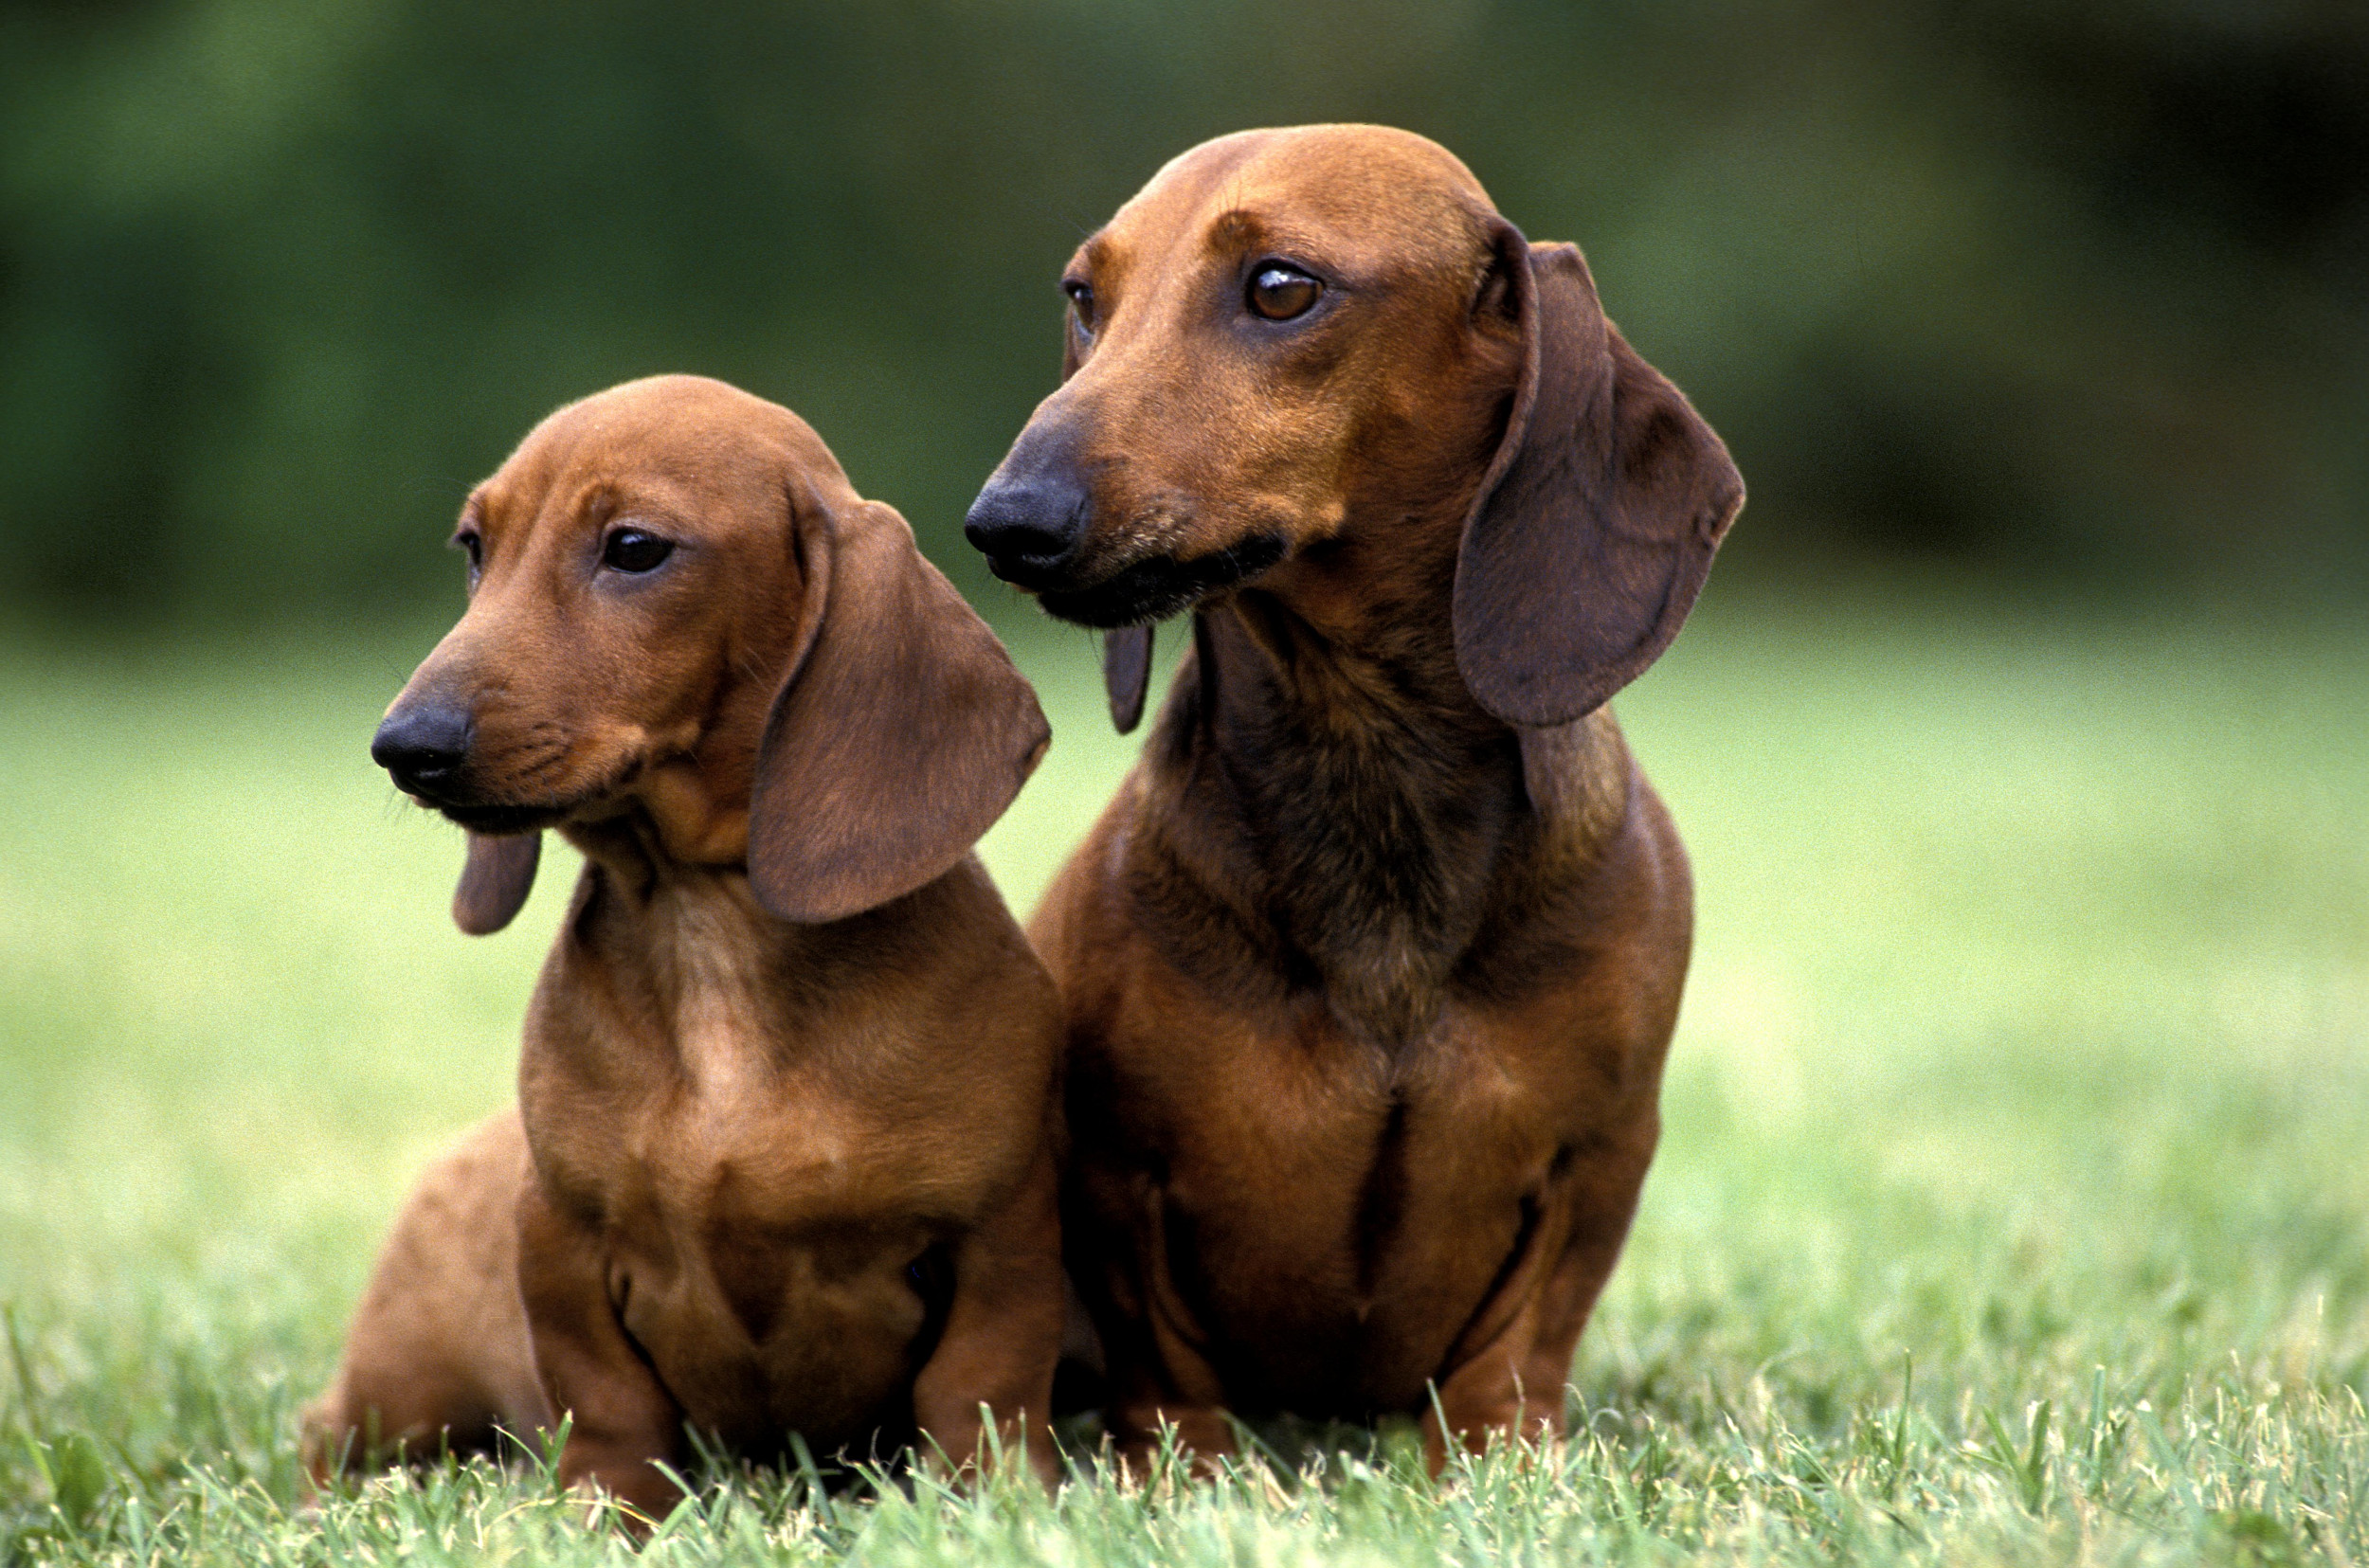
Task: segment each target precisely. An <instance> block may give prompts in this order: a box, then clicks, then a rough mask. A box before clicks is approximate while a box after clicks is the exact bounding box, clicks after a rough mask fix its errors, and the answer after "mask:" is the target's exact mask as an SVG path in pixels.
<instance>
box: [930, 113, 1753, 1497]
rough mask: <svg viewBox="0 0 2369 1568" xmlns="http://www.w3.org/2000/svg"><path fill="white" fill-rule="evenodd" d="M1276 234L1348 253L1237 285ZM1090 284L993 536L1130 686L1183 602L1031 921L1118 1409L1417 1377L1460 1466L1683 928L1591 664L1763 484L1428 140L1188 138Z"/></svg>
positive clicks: (1686, 906)
mask: <svg viewBox="0 0 2369 1568" xmlns="http://www.w3.org/2000/svg"><path fill="white" fill-rule="evenodd" d="M1274 261H1284V262H1288V263H1290V264H1292V265H1293V266H1295V267H1298V268H1300V269H1302V270H1304V271H1306V272H1308V273H1310V274H1311V275H1313V276H1314V277H1316V278H1318V279H1320V280H1322V282H1323V283H1324V293H1323V295H1322V296H1321V297H1320V298H1319V300H1318V302H1317V304H1316V305H1315V306H1314V307H1313V308H1312V309H1311V310H1310V311H1308V312H1307V314H1306V315H1304V316H1303V317H1300V318H1297V319H1293V320H1289V321H1272V320H1267V319H1264V318H1262V317H1260V316H1259V315H1256V314H1254V313H1253V312H1251V311H1250V310H1248V309H1247V308H1246V306H1245V303H1244V298H1245V297H1244V289H1245V287H1246V285H1247V284H1248V283H1249V281H1250V279H1253V278H1254V277H1255V276H1256V275H1257V272H1258V270H1259V269H1261V268H1263V267H1265V266H1267V265H1269V264H1270V263H1272V262H1274ZM1067 281H1068V283H1069V284H1070V286H1071V287H1072V289H1073V291H1074V293H1075V294H1076V296H1077V297H1079V298H1080V299H1081V300H1084V301H1087V302H1088V303H1087V304H1086V305H1085V306H1084V307H1083V308H1081V309H1080V311H1079V312H1078V314H1077V318H1076V319H1075V320H1073V321H1072V322H1071V323H1070V324H1069V328H1068V331H1069V339H1068V354H1067V364H1066V369H1067V371H1068V374H1067V377H1066V379H1065V381H1064V384H1063V385H1062V387H1060V389H1059V390H1058V391H1057V392H1056V393H1054V394H1053V395H1052V396H1051V397H1049V398H1047V399H1046V400H1045V402H1044V403H1043V405H1042V406H1040V407H1039V409H1038V410H1037V412H1036V415H1035V417H1034V418H1033V419H1032V420H1031V422H1030V423H1029V425H1028V426H1027V428H1026V429H1025V430H1024V431H1023V432H1022V435H1021V437H1020V439H1019V441H1018V442H1016V443H1015V445H1014V447H1013V451H1012V454H1011V456H1010V457H1009V458H1008V459H1007V460H1005V462H1004V466H1003V467H1002V468H1001V469H999V470H998V473H997V476H996V478H994V479H993V480H991V481H990V482H989V485H988V486H987V488H986V491H985V492H983V493H982V496H981V499H980V503H979V505H978V506H977V507H975V508H974V509H973V512H972V533H973V537H974V539H976V540H979V541H980V542H982V544H983V548H986V549H987V550H988V552H989V558H990V562H991V564H993V565H994V566H995V568H996V569H997V570H998V571H999V573H1001V574H1003V575H1005V576H1007V577H1009V578H1011V579H1012V580H1014V581H1016V582H1019V583H1021V584H1022V586H1027V587H1029V588H1032V589H1033V590H1035V591H1037V592H1038V593H1039V594H1040V596H1041V599H1042V602H1043V604H1045V606H1046V607H1047V608H1048V609H1050V610H1051V611H1053V613H1055V614H1057V615H1059V616H1062V617H1065V618H1067V619H1072V620H1076V621H1080V622H1086V623H1088V624H1095V625H1102V626H1106V627H1112V628H1114V630H1113V631H1112V634H1111V637H1110V642H1109V646H1108V649H1107V650H1106V668H1107V673H1108V676H1109V678H1110V681H1111V687H1112V712H1113V714H1114V716H1115V717H1117V718H1118V720H1119V721H1120V724H1121V727H1122V728H1125V726H1126V724H1127V723H1128V722H1130V719H1131V716H1132V712H1133V710H1134V708H1135V707H1136V705H1137V703H1138V702H1139V701H1140V698H1139V696H1138V695H1137V694H1138V692H1139V691H1140V683H1141V680H1142V676H1143V670H1144V667H1145V662H1146V660H1148V657H1149V651H1150V635H1149V632H1148V629H1147V628H1148V622H1150V621H1152V620H1155V619H1157V618H1158V617H1160V616H1161V615H1164V614H1166V613H1168V612H1169V611H1170V610H1171V609H1172V608H1173V607H1176V606H1177V605H1178V604H1190V605H1191V607H1192V608H1193V611H1194V619H1193V645H1192V651H1191V653H1190V655H1189V656H1188V657H1187V658H1186V659H1185V661H1184V665H1183V667H1182V669H1181V670H1180V672H1179V674H1178V676H1177V678H1176V682H1175V685H1174V686H1173V688H1172V689H1171V691H1170V693H1169V694H1168V698H1167V702H1166V707H1165V708H1164V709H1163V711H1162V712H1161V714H1160V717H1159V720H1158V723H1157V727H1156V728H1155V730H1153V732H1152V734H1151V735H1150V737H1149V739H1148V741H1147V743H1146V745H1145V748H1144V753H1143V757H1142V759H1141V761H1140V762H1139V763H1138V764H1137V766H1136V767H1135V769H1134V771H1133V772H1132V773H1131V774H1130V776H1129V778H1128V780H1127V782H1126V783H1125V784H1124V785H1122V786H1121V789H1120V791H1119V794H1118V797H1117V799H1116V800H1114V801H1113V802H1112V804H1111V806H1110V808H1109V809H1108V811H1107V812H1106V813H1105V814H1104V816H1103V817H1102V819H1101V820H1100V821H1099V823H1097V824H1096V825H1095V827H1094V831H1093V833H1092V835H1091V836H1090V837H1089V838H1088V839H1087V840H1086V843H1085V845H1084V846H1083V847H1082V848H1081V849H1080V850H1079V851H1078V852H1077V853H1076V856H1074V857H1073V858H1072V859H1071V860H1070V862H1069V863H1068V866H1067V867H1066V869H1065V870H1064V871H1063V872H1062V873H1061V874H1060V876H1059V878H1058V881H1057V882H1056V883H1055V885H1054V887H1053V888H1052V890H1051V891H1050V892H1048V893H1047V894H1046V897H1045V900H1044V903H1043V905H1042V907H1041V908H1040V910H1039V912H1038V914H1037V917H1036V920H1035V922H1034V924H1033V926H1032V927H1031V935H1032V936H1033V937H1034V938H1035V939H1036V941H1037V944H1038V946H1039V950H1040V952H1042V953H1043V954H1044V956H1045V960H1046V962H1047V964H1049V965H1050V966H1051V968H1052V970H1053V974H1054V977H1055V979H1056V981H1057V982H1058V984H1059V985H1060V988H1061V993H1062V1000H1063V1004H1064V1007H1065V1009H1066V1011H1067V1016H1068V1033H1069V1049H1070V1069H1069V1072H1070V1079H1069V1082H1070V1089H1069V1106H1070V1122H1071V1126H1073V1127H1075V1128H1076V1144H1075V1147H1074V1154H1073V1165H1072V1173H1071V1176H1070V1179H1069V1181H1068V1184H1067V1189H1066V1194H1067V1196H1066V1203H1067V1223H1068V1231H1067V1235H1068V1237H1069V1241H1068V1253H1069V1259H1070V1267H1071V1271H1072V1273H1073V1277H1074V1278H1075V1280H1076V1283H1077V1286H1078V1288H1079V1289H1080V1291H1081V1293H1082V1294H1083V1296H1084V1298H1085V1300H1086V1301H1087V1303H1088V1305H1089V1307H1090V1309H1091V1310H1092V1312H1093V1314H1094V1320H1095V1323H1096V1325H1098V1327H1099V1329H1100V1332H1101V1337H1102V1341H1103V1344H1104V1348H1105V1353H1106V1356H1107V1361H1108V1378H1109V1390H1108V1398H1109V1418H1110V1423H1111V1426H1112V1430H1113V1431H1114V1433H1116V1434H1117V1436H1118V1439H1119V1441H1120V1443H1121V1445H1122V1448H1123V1449H1124V1450H1126V1451H1129V1452H1130V1453H1132V1454H1134V1455H1136V1456H1139V1457H1140V1456H1141V1455H1142V1454H1143V1453H1144V1452H1145V1451H1146V1450H1147V1449H1148V1446H1149V1445H1150V1444H1151V1443H1152V1442H1153V1441H1154V1438H1155V1433H1156V1431H1157V1428H1158V1426H1159V1424H1160V1423H1161V1422H1163V1421H1166V1422H1172V1423H1174V1424H1175V1425H1176V1426H1177V1427H1178V1428H1179V1429H1180V1431H1181V1433H1182V1435H1183V1437H1184V1440H1185V1441H1187V1442H1188V1443H1189V1444H1191V1445H1192V1446H1193V1447H1195V1448H1197V1449H1200V1450H1202V1451H1224V1450H1226V1449H1228V1448H1229V1447H1230V1446H1231V1437H1230V1433H1229V1430H1228V1428H1227V1426H1226V1424H1225V1422H1224V1421H1223V1420H1222V1419H1221V1412H1222V1411H1228V1410H1230V1411H1235V1412H1239V1413H1242V1414H1245V1415H1257V1414H1262V1413H1268V1412H1275V1411H1283V1410H1289V1411H1294V1412H1298V1413H1300V1414H1302V1415H1311V1416H1346V1417H1350V1418H1365V1417H1371V1416H1374V1415H1380V1414H1383V1413H1387V1412H1409V1413H1417V1412H1420V1414H1421V1415H1422V1417H1423V1419H1424V1422H1425V1426H1426V1431H1427V1433H1428V1443H1429V1450H1430V1454H1431V1458H1432V1461H1433V1463H1434V1465H1435V1466H1437V1465H1438V1464H1439V1463H1440V1462H1442V1461H1443V1459H1444V1456H1445V1453H1446V1446H1447V1443H1448V1442H1449V1441H1450V1440H1451V1439H1460V1440H1461V1441H1463V1442H1465V1443H1468V1444H1472V1445H1474V1446H1478V1445H1480V1444H1482V1443H1484V1442H1486V1441H1487V1439H1488V1438H1489V1437H1490V1436H1491V1435H1492V1434H1494V1433H1530V1434H1537V1433H1544V1432H1546V1431H1549V1430H1553V1429H1555V1428H1557V1427H1558V1426H1559V1424H1560V1421H1561V1418H1562V1413H1563V1403H1564V1386H1565V1382H1566V1379H1567V1378H1568V1375H1569V1368H1570V1365H1571V1361H1572V1355H1573V1351H1574V1347H1575V1344H1576V1343H1577V1340H1578V1338H1579V1335H1580V1332H1581V1329H1582V1326H1583V1325H1584V1324H1585V1322H1586V1319H1587V1316H1588V1312H1589V1310H1590V1308H1591V1307H1592V1306H1593V1304H1594V1302H1595V1300H1596V1297H1597V1295H1598V1292H1599V1291H1600V1289H1601V1288H1602V1286H1603V1283H1604V1281H1605V1278H1606V1277H1607V1275H1608V1274H1609V1273H1610V1272H1611V1270H1612V1267H1613V1263H1614V1260H1615V1258H1616V1257H1617V1255H1618V1253H1619V1249H1620V1246H1621V1243H1622V1240H1623V1238H1624V1237H1625V1235H1626V1234H1627V1230H1628V1226H1629V1222H1630V1217H1631V1216H1632V1214H1633V1212H1634V1211H1635V1207H1636V1204H1637V1193H1638V1189H1639V1186H1640V1184H1641V1182H1642V1181H1643V1180H1644V1176H1645V1171H1646V1167H1647V1165H1648V1163H1649V1162H1650V1161H1651V1160H1652V1157H1653V1151H1654V1145H1655V1139H1656V1136H1657V1129H1658V1120H1657V1110H1656V1102H1657V1096H1658V1090H1659V1084H1660V1078H1661V1068H1662V1059H1663V1054H1664V1052H1665V1050H1666V1048H1667V1046H1668V1043H1669V1039H1670V1035H1671V1031H1672V1028H1673V1024H1674V1021H1675V1018H1676V1016H1677V1010H1678V1000H1679V992H1680V989H1681V986H1682V984H1683V982H1684V979H1685V974H1686V966H1687V956H1688V947H1689V942H1690V934H1691V907H1692V906H1691V887H1690V882H1689V874H1688V867H1687V861H1686V856H1685V854H1684V852H1683V851H1682V849H1681V848H1680V846H1679V842H1678V838H1677V835H1676V833H1675V832H1674V831H1673V828H1672V826H1671V822H1670V819H1669V817H1668V815H1667V813H1665V811H1664V810H1663V808H1662V805H1661V802H1659V801H1658V800H1657V799H1656V798H1655V795H1654V792H1653V790H1652V789H1651V788H1650V787H1649V786H1648V785H1647V784H1646V782H1645V779H1644V777H1643V776H1642V774H1640V773H1639V772H1638V770H1637V766H1636V765H1635V763H1634V762H1633V761H1632V760H1631V758H1630V755H1629V752H1628V749H1627V748H1626V746H1625V744H1624V743H1623V741H1622V738H1621V735H1620V731H1619V727H1618V726H1617V725H1616V724H1615V723H1614V721H1613V718H1612V714H1611V712H1610V711H1609V710H1608V709H1606V708H1605V707H1603V703H1604V700H1605V699H1606V698H1607V697H1608V696H1610V695H1611V694H1612V693H1613V692H1614V691H1616V690H1618V689H1619V686H1621V685H1622V684H1624V683H1625V682H1626V681H1627V680H1629V679H1630V678H1631V677H1633V676H1635V675H1637V673H1638V671H1640V670H1642V669H1643V668H1644V667H1645V666H1646V665H1647V664H1648V663H1650V662H1651V661H1652V659H1653V658H1655V656H1656V655H1658V654H1659V653H1660V651H1661V650H1662V649H1663V648H1664V647H1665V646H1667V645H1668V643H1669V640H1670V639H1671V638H1672V637H1673V636H1674V635H1675V634H1676V632H1677V629H1678V626H1679V624H1680V622H1682V621H1683V620H1684V618H1685V615H1686V612H1687V609H1688V608H1689V606H1691V604H1692V603H1693V600H1694V597H1695V594H1696V592H1697V591H1698V590H1699V588H1700V587H1701V585H1702V581H1703V575H1704V573H1705V571H1706V570H1708V568H1709V562H1710V557H1711V553H1712V551H1713V550H1714V549H1715V548H1716V546H1717V544H1718V541H1719V539H1720V537H1721V535H1722V534H1723V533H1724V532H1725V531H1726V530H1727V526H1728V524H1729V523H1730V522H1731V521H1732V520H1733V518H1734V516H1735V514H1736V512H1737V510H1738V509H1739V508H1740V507H1741V505H1742V503H1743V485H1742V482H1741V480H1740V479H1739V478H1738V477H1737V475H1736V472H1735V469H1734V467H1733V465H1732V464H1731V463H1730V462H1729V461H1728V459H1727V452H1726V450H1725V448H1724V447H1722V446H1721V444H1720V442H1719V440H1718V438H1717V437H1716V436H1715V435H1713V434H1712V433H1711V431H1710V429H1709V426H1708V425H1706V424H1704V423H1703V422H1702V420H1701V419H1700V418H1699V417H1697V416H1696V414H1695V413H1694V411H1693V409H1692V408H1691V407H1690V406H1688V404H1687V402H1686V400H1685V399H1684V398H1683V397H1682V396H1680V395H1679V393H1678V391H1677V389H1676V388H1675V387H1672V386H1671V385H1670V384H1669V383H1668V382H1667V381H1665V380H1663V379H1662V378H1661V376H1659V375H1658V374H1657V373H1655V371H1654V370H1653V369H1652V368H1651V367H1649V366H1647V365H1646V364H1645V362H1644V361H1643V360H1642V359H1640V358H1638V357H1637V354H1636V353H1635V352H1634V351H1632V350H1630V349H1629V347H1628V345H1627V344H1626V343H1625V342H1624V341H1622V340H1621V338H1620V336H1619V333H1617V332H1615V331H1614V330H1613V328H1612V326H1611V324H1610V323H1609V322H1608V321H1606V320H1605V319H1604V317H1603V315H1602V312H1601V310H1600V308H1599V307H1598V305H1597V301H1596V294H1595V289H1594V285H1593V283H1592V281H1591V280H1590V279H1589V277H1588V274H1587V269H1586V266H1585V263H1584V262H1583V261H1581V259H1580V256H1579V253H1578V251H1577V250H1575V249H1573V248H1572V247H1570V246H1567V245H1543V244H1542V245H1532V244H1530V243H1528V242H1526V241H1524V240H1523V238H1522V236H1521V235H1520V234H1519V233H1518V232H1516V231H1515V230H1514V228H1513V227H1512V225H1510V224H1509V223H1507V222H1506V221H1505V220H1504V219H1503V218H1502V217H1500V216H1498V214H1497V213H1496V211H1495V210H1494V208H1493V207H1492V206H1491V205H1490V202H1489V199H1488V197H1487V195H1486V194H1485V193H1484V192H1483V191H1482V190H1481V189H1480V187H1479V185H1478V184H1477V183H1476V182H1474V179H1473V177H1472V175H1471V174H1470V173H1469V172H1468V171H1466V170H1465V169H1464V167H1463V166H1462V165H1461V164H1459V163H1458V162H1457V161H1456V159H1455V158H1454V157H1452V156H1451V155H1450V154H1448V153H1446V152H1444V151H1442V150H1441V149H1440V148H1438V147H1437V146H1435V145H1433V144H1432V143H1430V142H1428V141H1425V140H1423V139H1422V138H1420V137H1419V136H1414V135H1407V134H1406V133H1403V132H1397V131H1389V130H1384V129H1380V128H1376V127H1370V126H1319V127H1309V128H1302V129H1298V130H1291V131H1262V132H1248V133H1243V134H1241V135H1233V136H1227V137H1224V138H1221V139H1220V140H1218V141H1214V142H1210V143H1208V144H1206V145H1204V146H1202V147H1199V148H1196V149H1194V150H1193V151H1191V152H1189V153H1184V155H1183V156H1181V157H1179V158H1177V159H1176V160H1175V161H1174V162H1172V163H1171V164H1169V165H1168V166H1167V167H1166V169H1164V170H1162V171H1160V173H1159V174H1158V175H1157V176H1156V177H1155V178H1154V179H1153V180H1152V181H1151V183H1150V184H1149V185H1148V186H1147V187H1146V188H1145V189H1144V190H1143V191H1142V192H1141V193H1140V194H1139V195H1137V196H1136V197H1135V198H1134V199H1133V200H1131V201H1130V202H1129V203H1128V204H1127V205H1126V206H1125V207H1122V208H1121V209H1120V211H1119V213H1118V215H1117V216H1116V217H1115V218H1113V219H1112V222H1111V223H1110V224H1109V225H1107V226H1106V227H1105V228H1103V229H1102V230H1101V231H1100V232H1099V233H1097V234H1095V235H1094V236H1093V237H1091V238H1090V239H1088V240H1087V242H1086V243H1085V244H1084V245H1083V246H1082V247H1081V248H1080V249H1079V251H1078V253H1077V256H1076V259H1075V260H1074V261H1072V263H1071V267H1070V272H1069V275H1068V279H1067ZM1042 496H1054V497H1056V498H1057V499H1055V500H1053V501H1050V502H1047V501H1044V500H1042V499H1040V497H1042ZM1073 497H1075V498H1073ZM1031 508H1035V509H1036V513H1035V514H1032V513H1031ZM1057 514H1058V515H1057ZM1015 518H1017V519H1020V520H1021V521H1022V522H1023V523H1025V524H1027V525H1029V527H1030V529H1031V530H1032V532H1026V533H1022V534H1017V535H1016V534H1014V533H1013V532H1010V530H1011V528H1012V524H1013V520H1014V519H1015ZM1065 519H1066V520H1065ZM999 530H1004V531H1005V532H999ZM1064 530H1066V532H1064ZM1007 537H1020V538H1023V539H1025V540H1026V541H1027V544H1026V548H1025V550H1024V551H1023V550H1022V548H1021V547H1020V546H1014V547H1013V552H1012V553H1010V554H1008V555H999V554H998V553H997V544H996V542H997V540H998V539H999V538H1007ZM1047 541H1055V542H1058V553H1057V552H1056V543H1051V542H1047ZM1435 1395H1436V1399H1437V1402H1436V1404H1435V1403H1434V1397H1435Z"/></svg>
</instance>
